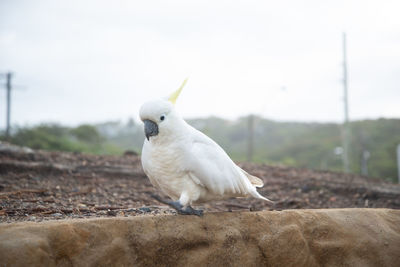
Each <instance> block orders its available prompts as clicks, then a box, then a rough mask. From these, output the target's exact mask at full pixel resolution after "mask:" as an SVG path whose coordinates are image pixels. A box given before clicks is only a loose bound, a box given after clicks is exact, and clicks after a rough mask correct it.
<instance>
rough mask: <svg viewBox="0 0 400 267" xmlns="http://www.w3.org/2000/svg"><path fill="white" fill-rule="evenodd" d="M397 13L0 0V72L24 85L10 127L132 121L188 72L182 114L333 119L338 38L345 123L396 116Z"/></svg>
mask: <svg viewBox="0 0 400 267" xmlns="http://www.w3.org/2000/svg"><path fill="white" fill-rule="evenodd" d="M399 11H400V1H398V0H397V1H386V0H385V1H366V0H363V1H249V0H246V1H232V0H231V1H216V0H213V1H205V0H202V1H187V0H185V1H150V0H149V1H111V0H110V1H99V0H93V1H84V0H79V1H78V0H76V1H71V0H68V1H61V0H60V1H56V0H49V1H38V0H36V1H32V0H26V1H22V0H1V1H0V72H5V71H8V70H11V71H13V72H14V73H15V79H14V80H13V82H14V83H15V85H16V86H17V85H18V86H23V87H22V89H18V90H14V91H13V95H12V97H13V102H12V121H13V123H14V124H16V123H17V124H19V125H26V124H29V125H32V124H37V123H40V122H60V123H63V124H69V125H76V124H79V123H85V122H89V123H91V122H101V121H107V120H116V119H123V120H126V119H127V118H129V117H134V118H135V119H137V118H138V110H139V108H140V105H141V104H142V103H143V102H145V101H146V100H149V99H151V98H154V97H163V96H166V95H168V94H169V93H171V92H172V91H174V90H175V89H176V88H178V87H179V85H180V84H181V82H182V81H183V79H184V78H185V77H187V76H189V77H190V78H189V81H188V83H187V85H186V87H185V89H184V91H183V92H182V95H181V96H180V98H179V100H178V103H177V108H178V109H179V110H180V112H181V114H182V115H183V116H184V117H187V118H188V117H190V118H192V117H205V116H209V115H216V116H220V117H224V118H229V119H233V118H237V117H239V116H244V115H247V114H249V113H256V114H259V115H262V116H264V117H267V118H270V119H274V120H285V121H320V122H325V121H336V122H339V121H342V118H343V106H342V105H343V102H342V97H343V89H342V84H341V80H342V32H343V31H346V32H347V41H348V69H349V92H350V93H349V100H350V118H351V119H364V118H378V117H397V118H398V117H400V15H399ZM3 81H4V80H2V81H1V82H2V83H3ZM4 125H5V90H4V89H1V90H0V127H4Z"/></svg>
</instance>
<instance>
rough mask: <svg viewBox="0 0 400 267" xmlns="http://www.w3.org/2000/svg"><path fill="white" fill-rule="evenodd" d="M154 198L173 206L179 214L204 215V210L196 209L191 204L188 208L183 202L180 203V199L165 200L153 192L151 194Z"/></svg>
mask: <svg viewBox="0 0 400 267" xmlns="http://www.w3.org/2000/svg"><path fill="white" fill-rule="evenodd" d="M151 196H152V197H153V198H154V199H156V200H157V201H159V202H161V203H164V204H167V205H168V206H170V207H171V208H173V209H175V210H176V211H177V212H178V214H182V215H196V216H200V217H201V216H203V210H195V209H194V208H192V207H191V206H187V207H186V208H183V206H182V204H181V203H179V201H168V200H164V199H162V198H160V197H159V196H157V195H154V194H152V195H151Z"/></svg>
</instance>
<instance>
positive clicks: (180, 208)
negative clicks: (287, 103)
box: [168, 201, 203, 216]
mask: <svg viewBox="0 0 400 267" xmlns="http://www.w3.org/2000/svg"><path fill="white" fill-rule="evenodd" d="M168 205H169V206H170V207H172V208H174V209H175V210H176V211H177V212H178V214H182V215H196V216H203V211H202V210H195V209H194V208H192V207H191V206H187V207H186V208H183V206H182V205H181V203H179V201H168Z"/></svg>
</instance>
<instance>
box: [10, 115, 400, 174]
mask: <svg viewBox="0 0 400 267" xmlns="http://www.w3.org/2000/svg"><path fill="white" fill-rule="evenodd" d="M188 123H189V124H191V125H192V126H194V127H195V128H197V129H199V130H201V131H202V132H204V133H205V134H207V135H208V136H210V137H211V138H212V139H214V140H215V141H216V142H217V143H219V144H220V145H221V146H222V147H223V148H224V149H225V150H226V151H227V152H228V154H229V155H230V156H231V157H232V158H233V159H234V160H236V161H246V159H247V158H246V155H247V142H248V118H247V117H243V118H239V119H237V120H234V121H231V120H224V119H221V118H217V117H209V118H203V119H190V120H188ZM254 130H255V134H254V153H253V161H254V162H259V163H261V162H262V163H269V164H284V165H288V166H296V167H305V168H312V169H321V170H335V171H341V170H342V161H341V156H340V151H341V125H340V124H335V123H298V122H276V121H271V120H267V119H264V118H260V117H256V118H255V119H254ZM351 132H352V139H351V153H350V160H351V171H352V172H353V173H362V172H361V161H362V160H361V159H362V155H363V154H364V155H366V156H369V157H365V158H366V159H367V158H368V160H367V161H366V162H367V168H366V169H364V172H365V171H367V172H368V175H369V176H373V177H379V178H384V179H387V180H391V181H396V180H397V166H396V146H397V145H398V144H400V119H378V120H363V121H354V122H352V123H351ZM143 140H144V134H143V126H142V123H139V122H135V121H134V120H132V119H131V120H129V121H128V122H126V123H125V122H121V121H113V122H105V123H101V124H97V125H93V126H91V125H81V126H79V127H76V128H67V127H62V126H59V125H39V126H36V127H33V128H21V129H18V130H17V131H16V133H15V134H14V135H13V137H12V140H11V142H13V143H15V144H18V145H24V146H29V147H32V148H35V149H47V150H61V151H81V152H87V153H96V154H121V153H123V152H124V151H126V150H135V151H137V152H139V153H140V151H141V149H142V145H143Z"/></svg>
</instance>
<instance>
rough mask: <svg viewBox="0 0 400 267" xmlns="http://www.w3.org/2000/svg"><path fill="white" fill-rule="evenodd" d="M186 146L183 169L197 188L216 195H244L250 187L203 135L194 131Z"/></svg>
mask: <svg viewBox="0 0 400 267" xmlns="http://www.w3.org/2000/svg"><path fill="white" fill-rule="evenodd" d="M193 131H194V132H193V135H192V136H193V137H194V138H193V139H192V140H191V142H190V145H189V146H187V147H188V150H187V155H186V157H185V162H186V166H185V169H186V170H187V171H188V172H189V174H190V176H191V177H192V179H193V180H194V182H196V183H197V184H199V185H202V186H204V187H206V188H207V189H208V190H209V191H211V192H213V193H215V194H220V195H222V194H239V195H246V194H248V193H249V191H251V189H250V187H252V184H251V183H250V181H249V179H248V178H247V176H246V174H245V173H244V172H243V171H241V169H240V168H239V167H238V166H237V165H236V164H235V163H234V162H233V161H232V160H231V159H230V158H229V156H228V155H227V154H226V153H225V151H224V150H223V149H222V148H221V147H220V146H219V145H218V144H217V143H215V142H214V141H213V140H211V139H210V138H209V137H208V136H206V135H204V134H203V133H201V132H199V131H197V130H195V129H193Z"/></svg>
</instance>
